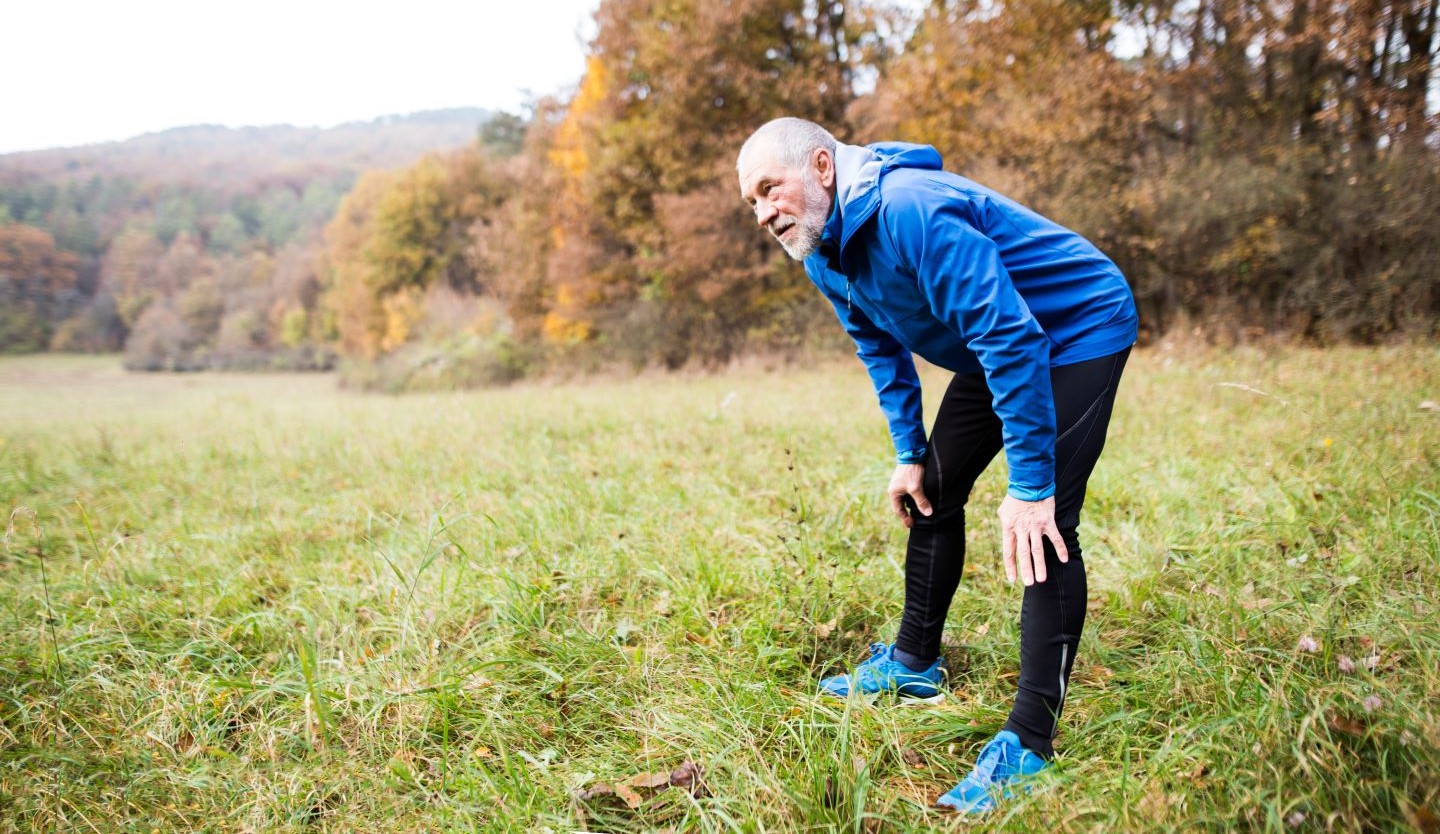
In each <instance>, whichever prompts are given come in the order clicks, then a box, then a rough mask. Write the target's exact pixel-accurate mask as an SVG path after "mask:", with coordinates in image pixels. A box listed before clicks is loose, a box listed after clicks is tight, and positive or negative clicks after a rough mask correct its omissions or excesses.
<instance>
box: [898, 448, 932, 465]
mask: <svg viewBox="0 0 1440 834" xmlns="http://www.w3.org/2000/svg"><path fill="white" fill-rule="evenodd" d="M895 462H896V463H924V462H925V447H924V446H921V447H919V448H916V449H902V450H900V451H898V452H896V453H895Z"/></svg>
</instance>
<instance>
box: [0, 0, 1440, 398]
mask: <svg viewBox="0 0 1440 834" xmlns="http://www.w3.org/2000/svg"><path fill="white" fill-rule="evenodd" d="M1437 13H1440V0H1367V2H1363V3H1353V2H1347V3H1341V2H1338V0H1202V1H1201V2H1198V3H1175V2H1146V1H1145V0H1114V1H1113V2H1112V1H1111V0H1084V1H1083V2H1074V0H1008V2H990V0H948V1H947V2H936V3H932V4H929V5H928V6H927V7H926V8H925V9H924V10H923V11H922V12H920V13H919V14H918V15H917V16H915V17H914V19H906V17H905V16H904V15H902V14H901V13H899V12H898V11H896V10H894V9H892V8H888V7H886V6H885V5H883V4H881V3H874V2H859V0H854V1H852V2H838V3H831V4H824V5H823V6H822V5H816V4H812V3H808V2H802V0H779V2H769V3H760V2H758V0H735V2H731V3H726V4H713V3H703V2H699V0H677V2H671V3H666V4H656V3H652V2H648V0H604V2H602V3H601V4H600V7H599V10H598V11H597V13H596V28H595V35H594V37H593V39H592V40H591V42H590V44H589V49H588V61H587V69H586V72H585V75H584V77H583V78H582V79H580V80H579V84H578V86H577V88H576V91H575V93H574V95H573V96H572V97H570V98H568V99H566V100H558V99H543V100H540V101H537V102H535V103H534V105H533V107H532V111H531V112H530V113H529V114H528V117H527V118H526V119H525V120H524V121H523V122H522V121H521V120H519V119H516V118H514V117H499V118H497V119H493V120H491V121H489V122H487V123H486V124H485V126H484V127H483V128H482V130H481V134H482V136H481V137H480V139H478V140H476V139H474V137H473V129H472V135H471V138H470V140H469V141H466V142H465V144H464V147H457V148H454V149H452V150H448V151H444V152H440V153H436V154H431V155H428V156H424V157H423V158H419V154H418V149H415V148H413V147H412V146H410V145H406V144H405V140H404V139H403V138H395V139H394V140H393V141H394V143H395V144H394V146H387V145H381V144H377V145H372V146H367V148H366V150H364V151H363V152H360V151H353V150H341V149H340V147H339V145H338V144H327V142H329V141H331V139H334V140H335V141H336V142H338V141H339V140H338V138H337V137H330V138H327V139H326V140H325V141H320V140H318V139H315V138H313V137H312V138H311V139H308V140H307V139H303V138H302V137H300V136H299V135H298V134H297V135H292V136H289V137H288V138H285V139H283V140H282V139H280V138H279V137H277V138H276V140H275V141H276V142H277V143H280V142H290V143H292V144H293V146H294V147H295V148H299V149H308V150H297V151H296V152H295V153H294V154H293V155H292V156H286V155H285V154H282V153H278V152H277V153H273V154H270V155H269V158H272V159H275V160H279V159H282V158H283V159H285V160H286V161H285V162H284V164H280V163H279V162H276V163H275V164H274V165H271V166H269V167H267V168H265V169H264V171H263V173H257V174H256V175H255V176H253V177H250V178H248V179H247V178H243V177H242V178H238V179H237V178H234V177H232V176H230V175H227V174H223V173H220V172H221V171H222V170H223V169H227V165H226V163H225V162H224V161H223V160H224V154H225V151H224V150H223V148H224V146H225V142H219V141H216V142H213V143H209V144H207V141H206V140H204V139H203V137H202V136H200V135H198V134H197V135H194V136H192V137H190V138H189V139H187V140H185V141H191V139H193V141H194V142H195V143H196V147H195V148H193V149H191V150H182V147H183V146H184V142H181V141H180V140H179V137H172V139H174V141H171V142H169V144H166V143H165V141H164V134H162V135H159V136H156V137H147V141H149V142H151V143H157V144H156V147H157V148H158V147H160V146H161V145H163V146H164V147H166V148H168V150H166V151H164V152H163V153H160V152H158V151H156V152H153V153H151V155H150V156H148V157H146V156H145V153H146V152H142V148H141V146H139V145H137V146H134V147H133V149H132V150H133V153H134V155H135V157H136V159H139V158H141V157H144V158H145V159H148V160H149V162H146V163H140V162H134V161H132V160H130V159H129V158H128V157H126V156H124V155H116V156H112V157H110V158H109V159H108V161H106V162H105V163H104V164H103V166H101V167H102V168H103V169H104V170H105V171H107V172H108V173H96V167H95V166H97V165H100V163H98V162H95V161H92V160H88V159H85V158H80V157H75V158H71V159H68V160H67V159H65V158H64V157H63V153H59V152H47V153H46V154H38V155H31V157H30V158H29V159H28V160H26V164H27V165H28V166H29V168H28V170H29V171H30V174H29V176H30V179H29V180H27V181H25V182H24V183H20V182H18V181H17V180H16V179H15V178H14V175H13V173H11V166H10V165H8V164H0V219H4V220H5V221H6V223H7V224H8V225H5V226H4V227H3V229H4V231H3V232H0V234H3V235H5V237H3V238H0V239H3V240H4V241H6V243H5V246H6V247H7V248H6V249H4V250H3V251H4V252H7V253H9V254H5V255H4V257H6V258H8V259H9V260H7V261H5V262H4V263H6V264H8V263H11V262H14V263H24V264H29V265H30V266H27V267H25V268H24V269H22V270H20V271H18V272H17V271H16V270H17V269H18V268H17V267H9V266H4V267H3V268H0V292H3V293H5V294H6V295H5V297H6V298H10V297H23V298H24V304H25V305H28V306H23V305H22V306H16V307H14V308H12V309H13V310H14V311H15V312H12V313H11V314H9V315H7V316H6V317H5V318H4V319H3V320H0V346H4V347H5V348H6V349H11V350H16V349H24V350H30V349H37V348H39V347H45V346H48V347H50V348H52V349H65V350H74V349H107V348H115V347H118V346H119V345H120V344H121V342H122V341H123V343H124V345H125V347H126V350H127V355H128V356H129V357H130V360H129V361H130V363H131V365H132V366H134V367H176V368H178V367H200V366H203V367H226V366H234V365H255V364H266V363H269V364H276V363H279V364H288V365H291V366H302V367H303V366H306V365H325V364H328V361H329V360H328V357H329V356H331V355H332V354H338V355H339V356H341V357H343V358H346V359H347V360H349V361H347V363H346V366H347V375H348V376H349V378H351V379H354V380H356V381H358V382H361V383H365V384H373V385H379V386H383V387H389V388H407V387H419V386H451V385H471V384H483V383H492V382H497V381H503V380H507V379H513V378H515V377H517V376H520V375H523V374H525V373H529V372H531V371H536V370H544V369H547V368H557V367H564V368H587V367H592V366H594V365H597V364H613V363H623V364H629V365H633V366H637V367H641V366H647V365H658V366H664V367H672V368H673V367H681V366H685V365H692V364H713V363H721V362H725V361H728V360H730V359H731V358H733V357H735V356H737V355H739V354H742V353H746V352H777V351H778V352H787V351H791V350H794V349H796V348H801V347H807V346H812V345H813V344H814V343H815V340H816V339H821V340H824V339H829V338H831V337H833V334H834V332H835V328H833V327H832V326H831V324H830V322H829V318H830V317H831V314H830V313H829V312H828V310H827V309H825V307H824V305H823V304H822V303H820V302H819V300H818V298H817V297H816V296H815V294H814V293H813V291H812V290H811V289H810V288H809V287H808V283H807V281H806V280H805V278H804V276H803V274H802V273H801V271H800V270H799V268H798V267H797V266H796V265H795V264H793V263H790V262H789V261H788V260H786V258H785V256H784V255H783V253H782V252H781V251H780V249H779V247H777V246H775V245H773V243H772V242H771V241H769V240H768V239H766V238H765V236H764V235H763V233H761V232H758V231H757V230H756V229H755V228H754V224H753V219H752V218H751V217H750V216H749V214H748V212H747V211H746V210H745V207H744V204H743V203H742V202H741V201H740V199H739V197H738V193H737V188H736V185H735V182H734V170H733V165H734V154H735V151H736V149H737V148H738V146H739V144H740V142H741V141H742V140H743V139H744V137H745V136H746V135H747V134H748V133H749V132H750V131H751V130H752V129H754V127H756V126H758V125H759V124H760V123H762V122H764V121H766V120H768V119H770V118H773V117H775V116H779V115H798V116H802V117H808V118H813V119H816V120H819V121H822V122H824V123H826V124H827V125H829V126H830V127H831V128H832V130H834V132H835V133H836V134H837V136H839V137H840V138H841V139H842V140H845V141H851V142H868V141H877V140H882V139H905V140H909V141H916V142H926V143H930V144H933V145H935V146H936V147H937V148H939V149H940V151H941V152H942V154H944V156H945V160H946V166H947V167H948V168H949V169H950V170H953V171H957V172H960V173H963V174H966V175H968V176H971V177H973V178H975V179H977V180H980V181H982V182H985V183H987V184H989V185H992V186H994V187H996V188H999V189H1000V190H1002V191H1005V192H1008V193H1010V194H1012V195H1014V196H1015V197H1017V198H1019V199H1020V200H1022V201H1024V202H1027V203H1029V204H1031V205H1033V206H1034V207H1036V208H1038V209H1040V210H1041V211H1043V212H1046V213H1048V214H1049V215H1051V216H1053V217H1054V218H1055V219H1057V220H1059V221H1061V222H1062V223H1065V224H1066V225H1069V226H1071V227H1073V228H1075V229H1076V230H1078V231H1080V232H1081V233H1083V234H1085V235H1087V236H1089V237H1090V238H1092V239H1093V240H1095V241H1096V242H1097V243H1098V244H1099V245H1100V246H1101V248H1103V249H1105V250H1106V251H1107V252H1108V253H1110V254H1111V255H1112V256H1113V257H1114V258H1115V259H1116V261H1117V262H1118V263H1119V264H1120V266H1121V267H1122V269H1124V271H1125V272H1126V274H1127V276H1129V278H1130V280H1131V282H1132V285H1133V286H1134V288H1135V290H1136V295H1137V298H1138V299H1139V301H1140V305H1141V309H1142V316H1143V323H1142V328H1143V330H1144V332H1145V334H1147V336H1154V335H1157V334H1161V333H1164V332H1166V331H1167V330H1169V329H1172V328H1175V327H1177V326H1184V327H1186V328H1187V329H1192V330H1194V331H1195V332H1199V333H1201V334H1202V335H1204V336H1205V337H1207V338H1212V339H1216V340H1220V341H1226V342H1230V341H1235V340H1243V339H1247V338H1251V337H1253V336H1254V335H1256V334H1271V333H1279V334H1286V335H1289V336H1291V337H1293V338H1296V339H1300V340H1304V341H1307V342H1311V343H1317V344H1329V343H1335V342H1343V341H1355V342H1362V343H1371V342H1376V341H1381V340H1387V339H1395V338H1421V339H1431V338H1434V337H1436V336H1437V335H1440V330H1437V321H1440V271H1437V269H1436V267H1435V265H1436V264H1437V263H1440V236H1437V235H1436V234H1435V233H1434V229H1435V228H1436V227H1437V220H1440V142H1437V136H1440V134H1437V126H1440V125H1437V116H1436V103H1437V101H1440V95H1437V91H1436V84H1437V81H1436V78H1435V73H1434V69H1435V64H1436V56H1437V38H1436V22H1437ZM677 56H683V59H680V60H677ZM411 127H413V126H411ZM397 136H398V134H397ZM231 138H237V137H231ZM240 144H243V141H242V142H241V143H240ZM347 147H348V146H347ZM398 147H406V148H411V150H412V152H413V155H412V157H411V158H410V159H405V160H401V159H399V157H400V156H404V154H403V153H398V152H397V153H398V156H385V154H386V153H389V152H391V151H395V150H396V148H398ZM387 149H388V150H387ZM56 153H59V155H55V154H56ZM167 154H168V155H170V157H167ZM366 154H369V156H366ZM171 157H173V159H174V161H175V164H174V166H173V170H172V171H171V173H170V174H168V175H167V176H169V178H168V179H166V178H164V177H161V176H159V175H156V174H154V169H155V168H157V167H166V166H165V165H159V164H158V163H157V162H156V160H164V159H167V158H171ZM382 157H383V158H382ZM181 160H183V161H181ZM0 163H6V159H5V158H0ZM130 165H139V166H140V170H150V171H151V175H147V176H142V175H140V174H138V173H130V172H131V171H133V170H134V169H132V168H129V167H127V166H130ZM147 166H148V167H147ZM326 166H333V167H329V168H327V167H326ZM257 170H258V169H257ZM122 171H124V172H126V173H123V174H122V173H120V172H122ZM321 172H323V173H321ZM322 229H323V233H322V232H321V231H320V230H322ZM7 270H8V271H7ZM26 270H28V271H26ZM26 311H28V312H26ZM35 320H43V321H48V322H53V323H54V326H53V328H50V329H47V328H46V327H43V326H42V327H37V326H35V325H33V324H26V322H32V321H35ZM831 344H833V342H831Z"/></svg>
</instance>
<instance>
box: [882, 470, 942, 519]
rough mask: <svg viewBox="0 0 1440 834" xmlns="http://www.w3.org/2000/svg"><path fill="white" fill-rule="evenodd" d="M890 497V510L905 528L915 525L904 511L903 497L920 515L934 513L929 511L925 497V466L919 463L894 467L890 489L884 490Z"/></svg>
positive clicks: (927, 500) (928, 502)
mask: <svg viewBox="0 0 1440 834" xmlns="http://www.w3.org/2000/svg"><path fill="white" fill-rule="evenodd" d="M886 491H887V492H888V493H889V495H890V509H892V510H894V511H895V514H896V515H898V516H900V521H901V523H903V524H904V525H905V526H906V527H910V526H911V525H913V524H914V523H915V519H913V518H911V517H910V513H908V512H906V511H905V496H907V495H908V496H910V500H911V501H914V502H915V508H916V509H917V510H919V511H920V514H921V515H930V513H932V512H934V511H933V510H931V509H930V500H929V499H928V498H926V497H925V465H924V464H920V463H902V464H900V465H899V466H896V467H895V474H894V475H892V476H891V477H890V489H888V490H886Z"/></svg>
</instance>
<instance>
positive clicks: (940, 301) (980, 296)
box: [886, 193, 1055, 501]
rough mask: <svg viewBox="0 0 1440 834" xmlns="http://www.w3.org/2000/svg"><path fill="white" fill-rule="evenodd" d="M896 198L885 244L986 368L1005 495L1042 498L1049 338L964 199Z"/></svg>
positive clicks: (1050, 483)
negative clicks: (1006, 480) (1006, 473)
mask: <svg viewBox="0 0 1440 834" xmlns="http://www.w3.org/2000/svg"><path fill="white" fill-rule="evenodd" d="M897 196H898V197H899V199H896V200H887V206H886V209H887V213H888V214H889V215H890V216H889V217H887V225H888V227H889V229H890V233H891V239H892V242H893V244H894V245H895V247H896V249H897V252H898V254H899V256H900V260H901V262H902V264H903V265H904V266H906V267H907V268H908V269H910V270H911V271H912V272H913V274H914V275H915V276H916V281H917V283H918V285H919V287H920V291H921V293H922V294H923V295H924V296H925V297H926V299H927V300H928V301H929V304H930V307H931V309H932V310H933V311H934V314H935V316H936V317H937V318H939V319H940V321H941V322H943V323H944V324H945V325H946V326H948V327H949V328H950V329H952V330H953V331H955V332H956V333H957V334H959V335H960V337H961V338H962V339H964V341H965V344H966V346H968V347H969V348H970V350H971V351H972V352H973V353H974V354H975V356H976V358H977V359H978V360H979V361H980V366H981V368H982V369H984V371H985V379H986V382H987V383H988V385H989V386H990V393H991V394H992V395H993V397H994V399H993V404H994V409H995V414H996V415H997V416H999V418H1000V422H1001V426H1002V435H1003V438H1004V442H1005V459H1006V462H1007V463H1008V464H1009V466H1010V485H1009V492H1010V494H1011V495H1012V496H1014V497H1016V498H1019V499H1022V500H1025V501H1038V500H1041V499H1044V498H1049V497H1050V496H1052V495H1054V494H1055V400H1054V395H1053V394H1052V393H1051V390H1050V339H1049V337H1048V336H1046V335H1045V332H1044V331H1043V330H1042V329H1041V328H1040V324H1039V322H1037V321H1036V320H1035V318H1034V316H1032V315H1031V314H1030V308H1029V307H1028V306H1026V304H1025V301H1024V299H1022V298H1021V297H1020V293H1019V292H1018V291H1017V290H1016V289H1015V284H1014V282H1012V281H1011V279H1010V274H1009V272H1008V271H1006V269H1005V265H1004V264H1003V263H1001V261H1000V251H999V248H998V247H997V246H996V245H995V243H994V241H992V240H990V238H988V237H986V236H985V235H984V234H982V233H980V231H979V230H977V229H976V228H975V227H974V226H973V225H971V223H970V221H969V220H968V219H967V218H966V217H965V216H964V214H963V207H964V205H965V204H963V203H960V202H957V201H954V200H940V199H933V198H930V199H926V198H927V197H928V196H929V195H916V194H913V193H912V194H904V193H902V194H900V195H897Z"/></svg>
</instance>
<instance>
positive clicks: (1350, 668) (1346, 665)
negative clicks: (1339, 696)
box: [1335, 654, 1355, 675]
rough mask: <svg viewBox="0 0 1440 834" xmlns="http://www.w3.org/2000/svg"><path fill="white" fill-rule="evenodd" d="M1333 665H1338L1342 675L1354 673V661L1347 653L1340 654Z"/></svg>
mask: <svg viewBox="0 0 1440 834" xmlns="http://www.w3.org/2000/svg"><path fill="white" fill-rule="evenodd" d="M1335 665H1336V666H1339V667H1340V674H1342V675H1353V674H1355V661H1353V660H1351V659H1350V656H1349V655H1343V654H1342V655H1340V659H1339V660H1337V661H1336V662H1335Z"/></svg>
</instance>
